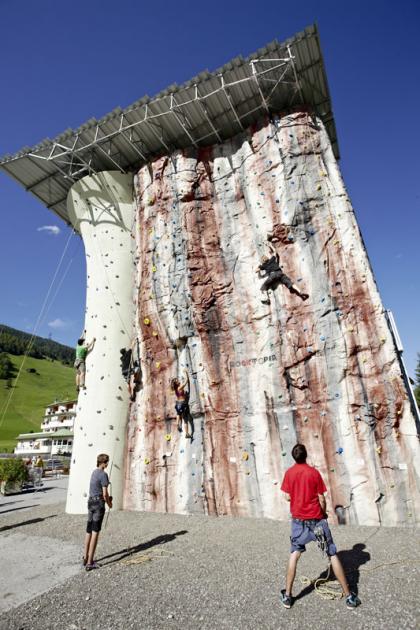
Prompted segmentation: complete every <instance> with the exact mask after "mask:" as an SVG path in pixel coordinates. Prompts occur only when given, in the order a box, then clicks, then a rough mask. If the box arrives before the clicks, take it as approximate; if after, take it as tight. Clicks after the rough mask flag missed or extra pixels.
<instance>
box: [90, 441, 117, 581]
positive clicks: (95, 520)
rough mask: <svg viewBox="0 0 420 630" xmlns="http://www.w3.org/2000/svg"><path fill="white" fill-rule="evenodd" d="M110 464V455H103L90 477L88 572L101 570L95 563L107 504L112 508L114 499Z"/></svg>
mask: <svg viewBox="0 0 420 630" xmlns="http://www.w3.org/2000/svg"><path fill="white" fill-rule="evenodd" d="M108 464H109V455H106V453H101V454H100V455H98V457H97V460H96V466H97V468H95V470H94V471H93V473H92V475H91V477H90V485H89V500H88V521H87V526H86V537H85V551H84V554H83V564H84V566H85V569H86V571H92V569H99V564H98V563H97V562H95V561H94V559H93V558H94V555H95V551H96V545H97V544H98V537H99V532H100V531H101V527H102V521H103V520H104V515H105V503H106V504H107V505H108V507H109V508H112V497H111V496H109V494H108V486H109V478H108V475H107V474H106V472H105V468H106V467H107V466H108Z"/></svg>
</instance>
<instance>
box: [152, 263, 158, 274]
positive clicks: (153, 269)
mask: <svg viewBox="0 0 420 630" xmlns="http://www.w3.org/2000/svg"><path fill="white" fill-rule="evenodd" d="M156 270H157V269H156V265H153V267H152V271H153V273H155V271H156Z"/></svg>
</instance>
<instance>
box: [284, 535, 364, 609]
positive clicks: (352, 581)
mask: <svg viewBox="0 0 420 630" xmlns="http://www.w3.org/2000/svg"><path fill="white" fill-rule="evenodd" d="M365 548H366V545H365V544H364V543H357V544H356V545H353V549H343V550H342V551H339V552H338V553H337V555H338V557H339V559H340V561H341V564H342V565H343V568H344V572H345V574H346V577H347V581H348V583H349V587H350V590H351V591H352V592H353V593H355V594H356V595H357V594H358V590H359V578H360V571H359V569H360V567H361V566H362V564H366V562H369V560H370V553H368V552H367V551H364V549H365ZM327 575H328V568H327V569H325V571H322V573H320V574H319V576H318V577H317V578H315V579H314V580H312V582H311V584H308V586H305V588H304V589H303V590H301V591H300V593H298V595H296V596H295V597H294V600H295V601H296V600H298V599H302V597H306V595H309V594H310V593H312V591H313V590H314V589H315V586H314V584H315V582H316V580H320V579H325V578H326V577H327ZM334 579H335V576H334V572H333V571H332V569H331V575H330V580H334Z"/></svg>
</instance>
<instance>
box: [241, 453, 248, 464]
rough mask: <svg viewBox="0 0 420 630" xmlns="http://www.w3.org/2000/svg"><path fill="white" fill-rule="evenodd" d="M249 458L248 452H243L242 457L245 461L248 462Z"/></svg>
mask: <svg viewBox="0 0 420 630" xmlns="http://www.w3.org/2000/svg"><path fill="white" fill-rule="evenodd" d="M248 458H249V455H248V453H247V452H246V451H244V452H243V453H242V459H243V460H244V462H246V461H247V460H248Z"/></svg>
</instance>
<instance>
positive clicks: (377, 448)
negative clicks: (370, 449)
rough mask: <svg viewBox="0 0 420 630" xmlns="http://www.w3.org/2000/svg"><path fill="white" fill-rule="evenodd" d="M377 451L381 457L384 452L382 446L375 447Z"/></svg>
mask: <svg viewBox="0 0 420 630" xmlns="http://www.w3.org/2000/svg"><path fill="white" fill-rule="evenodd" d="M375 451H376V452H377V453H378V455H380V454H381V452H382V447H381V446H375Z"/></svg>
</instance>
